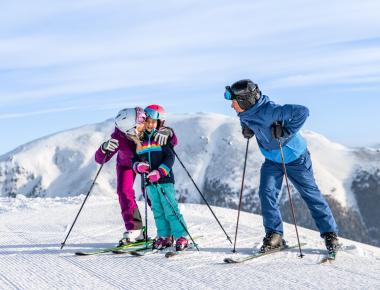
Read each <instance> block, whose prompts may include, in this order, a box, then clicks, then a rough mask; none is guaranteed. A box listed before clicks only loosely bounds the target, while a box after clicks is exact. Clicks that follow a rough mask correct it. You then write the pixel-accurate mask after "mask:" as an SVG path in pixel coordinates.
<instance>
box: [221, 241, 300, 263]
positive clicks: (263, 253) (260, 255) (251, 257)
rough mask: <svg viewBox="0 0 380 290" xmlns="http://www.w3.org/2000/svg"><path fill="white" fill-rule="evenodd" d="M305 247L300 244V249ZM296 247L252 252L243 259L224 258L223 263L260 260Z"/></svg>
mask: <svg viewBox="0 0 380 290" xmlns="http://www.w3.org/2000/svg"><path fill="white" fill-rule="evenodd" d="M305 245H306V244H305V243H301V246H302V247H303V246H305ZM297 247H298V245H292V246H285V247H281V248H277V249H273V250H270V251H266V252H260V251H258V252H254V253H253V254H252V255H248V256H244V257H227V258H224V260H223V262H224V263H227V264H237V263H243V262H246V261H249V260H253V259H257V258H260V257H263V256H267V255H270V254H274V253H278V252H281V251H285V250H290V249H294V248H297Z"/></svg>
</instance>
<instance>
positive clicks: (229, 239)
mask: <svg viewBox="0 0 380 290" xmlns="http://www.w3.org/2000/svg"><path fill="white" fill-rule="evenodd" d="M169 148H170V149H171V150H172V151H173V153H174V155H175V157H177V159H178V161H179V163H181V165H182V167H183V169H184V170H185V171H186V173H187V175H188V176H189V178H190V180H191V181H192V182H193V184H194V186H195V188H196V189H197V191H198V193H199V194H200V195H201V197H202V199H203V201H204V202H205V203H206V205H207V207H208V209H209V210H210V211H211V213H212V215H213V216H214V218H215V220H216V221H217V222H218V224H219V226H220V228H221V229H222V230H223V232H224V234H225V235H226V237H227V239H228V241H229V242H230V243H231V244H232V241H231V238H230V237H229V235H228V234H227V233H226V231H225V230H224V228H223V226H222V224H221V223H220V221H219V219H218V218H217V217H216V215H215V213H214V211H213V210H212V208H211V206H210V205H209V203H208V202H207V200H206V198H205V197H204V195H203V194H202V192H201V191H200V189H199V188H198V186H197V184H196V183H195V181H194V179H193V178H192V177H191V175H190V173H189V171H188V170H187V169H186V167H185V165H184V164H183V163H182V161H181V159H180V158H179V157H178V155H177V152H175V151H174V148H171V147H170V146H169Z"/></svg>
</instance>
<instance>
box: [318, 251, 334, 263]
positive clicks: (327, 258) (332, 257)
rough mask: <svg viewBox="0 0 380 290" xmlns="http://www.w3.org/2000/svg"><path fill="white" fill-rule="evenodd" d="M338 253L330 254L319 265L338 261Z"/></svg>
mask: <svg viewBox="0 0 380 290" xmlns="http://www.w3.org/2000/svg"><path fill="white" fill-rule="evenodd" d="M336 253H337V252H336V251H333V252H329V253H328V254H327V255H326V256H325V257H323V258H322V260H321V261H319V264H326V263H327V262H329V263H332V262H334V261H335V259H336Z"/></svg>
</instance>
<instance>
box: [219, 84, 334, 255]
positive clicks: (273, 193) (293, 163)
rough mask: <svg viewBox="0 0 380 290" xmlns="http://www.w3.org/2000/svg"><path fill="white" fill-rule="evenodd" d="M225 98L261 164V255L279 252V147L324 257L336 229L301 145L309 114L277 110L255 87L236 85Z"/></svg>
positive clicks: (297, 109)
mask: <svg viewBox="0 0 380 290" xmlns="http://www.w3.org/2000/svg"><path fill="white" fill-rule="evenodd" d="M224 97H225V98H226V99H228V100H231V101H232V104H231V107H232V108H233V109H234V110H235V111H236V112H237V113H238V116H239V118H240V123H241V126H242V133H243V136H244V137H245V138H247V139H249V138H251V137H253V136H256V140H257V144H258V146H259V148H260V151H261V153H262V154H263V155H264V157H265V161H264V163H263V164H262V167H261V175H260V188H259V196H260V201H261V208H262V215H263V223H264V227H265V233H266V235H265V237H264V239H263V245H262V247H261V251H262V252H265V251H268V250H272V249H275V248H279V247H283V246H284V245H285V241H284V240H283V238H282V236H283V232H284V231H283V224H282V218H281V213H280V210H279V205H280V204H279V198H280V191H281V186H282V181H283V177H284V170H283V166H282V158H281V151H280V147H279V142H281V144H282V148H283V153H284V161H285V165H286V171H287V174H288V177H289V179H290V181H291V182H292V183H293V185H294V186H295V188H296V189H297V190H298V191H299V193H300V194H301V197H302V198H303V200H304V201H305V202H306V204H307V206H308V208H309V210H310V212H311V215H312V217H313V219H314V221H315V223H316V225H317V227H318V229H319V232H320V233H321V237H322V238H324V239H325V244H326V248H327V250H328V251H335V250H336V249H337V247H338V236H337V231H338V227H337V225H336V223H335V219H334V217H333V214H332V212H331V209H330V207H329V205H328V204H327V202H326V200H325V199H324V198H323V196H322V194H321V192H320V190H319V188H318V186H317V184H316V183H315V179H314V175H313V169H312V163H311V159H310V153H309V151H308V149H307V144H306V141H305V140H304V139H303V138H302V136H301V135H300V133H299V130H300V129H301V127H302V125H303V124H304V123H305V121H306V118H307V117H308V116H309V110H308V108H306V107H304V106H300V105H284V106H281V105H278V104H275V103H274V102H272V101H270V100H269V98H268V96H266V95H262V94H261V91H260V90H259V87H258V85H257V84H255V83H253V82H252V81H251V80H248V79H247V80H240V81H237V82H235V83H234V84H233V85H232V86H227V87H226V91H225V94H224Z"/></svg>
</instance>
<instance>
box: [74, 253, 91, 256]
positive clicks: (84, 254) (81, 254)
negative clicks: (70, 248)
mask: <svg viewBox="0 0 380 290" xmlns="http://www.w3.org/2000/svg"><path fill="white" fill-rule="evenodd" d="M75 255H77V256H87V255H88V254H86V253H83V252H75Z"/></svg>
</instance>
